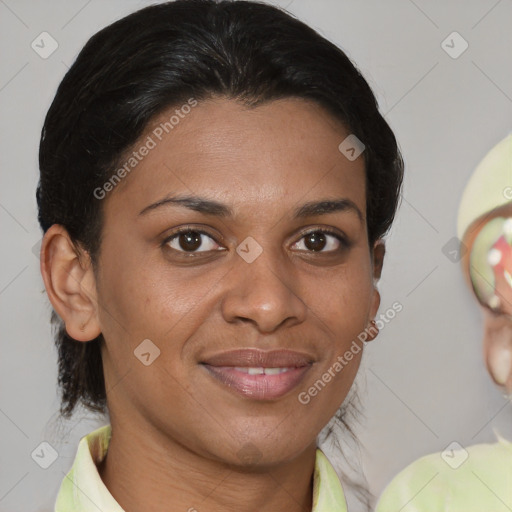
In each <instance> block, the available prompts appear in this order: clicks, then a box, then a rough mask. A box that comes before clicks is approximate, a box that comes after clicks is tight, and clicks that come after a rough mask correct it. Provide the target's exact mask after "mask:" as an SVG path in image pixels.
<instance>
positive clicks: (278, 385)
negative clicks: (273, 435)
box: [201, 349, 314, 400]
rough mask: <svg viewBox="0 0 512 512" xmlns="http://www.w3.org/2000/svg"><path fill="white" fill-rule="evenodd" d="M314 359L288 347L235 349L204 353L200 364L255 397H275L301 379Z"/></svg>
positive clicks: (231, 388) (226, 382)
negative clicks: (268, 350)
mask: <svg viewBox="0 0 512 512" xmlns="http://www.w3.org/2000/svg"><path fill="white" fill-rule="evenodd" d="M313 362H314V360H313V358H312V357H311V356H308V355H305V354H302V353H300V352H295V351H290V350H274V351H270V352H264V351H262V350H256V349H239V350H234V351H230V352H223V353H220V354H216V355H214V356H211V357H208V358H207V359H205V360H204V361H202V362H201V364H202V365H203V366H204V368H205V369H206V370H207V371H208V374H209V375H210V376H212V377H213V378H214V379H215V380H216V381H218V382H220V383H222V384H224V385H225V386H226V387H227V388H228V389H230V390H231V391H234V392H235V393H237V394H240V395H243V396H245V397H248V398H252V399H255V400H276V399H278V398H280V397H282V396H284V395H286V394H287V393H289V392H290V391H291V390H292V389H294V388H295V387H296V386H298V384H299V383H300V382H301V381H302V380H303V378H304V376H305V375H306V373H307V372H308V371H309V369H310V368H311V366H312V364H313Z"/></svg>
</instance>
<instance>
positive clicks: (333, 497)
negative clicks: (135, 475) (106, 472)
mask: <svg viewBox="0 0 512 512" xmlns="http://www.w3.org/2000/svg"><path fill="white" fill-rule="evenodd" d="M111 435H112V430H111V426H110V425H105V426H103V427H100V428H98V429H96V430H94V431H93V432H91V433H90V434H88V435H86V436H84V437H82V439H81V440H80V443H79V445H78V450H77V453H76V457H75V461H74V462H73V466H72V467H71V470H70V471H69V473H68V474H67V475H66V476H65V478H64V479H63V480H62V483H61V486H60V490H59V493H58V495H57V501H56V504H55V512H70V511H71V510H72V511H73V512H98V510H101V511H102V512H124V510H123V509H122V508H121V507H120V505H119V504H118V503H117V501H116V500H115V499H114V498H113V496H112V495H111V494H110V492H109V490H108V489H107V487H106V486H105V484H104V483H103V481H102V480H101V477H100V475H99V473H98V470H97V467H96V466H97V465H98V464H99V463H100V462H101V461H102V460H103V458H104V457H105V454H106V453H107V449H108V445H109V443H110V438H111ZM346 511H347V505H346V501H345V496H344V494H343V488H342V486H341V483H340V481H339V478H338V475H337V474H336V471H335V470H334V468H333V467H332V465H331V463H330V462H329V460H328V459H327V457H326V456H325V454H324V453H323V452H322V450H320V448H317V450H316V460H315V473H314V478H313V508H312V512H346Z"/></svg>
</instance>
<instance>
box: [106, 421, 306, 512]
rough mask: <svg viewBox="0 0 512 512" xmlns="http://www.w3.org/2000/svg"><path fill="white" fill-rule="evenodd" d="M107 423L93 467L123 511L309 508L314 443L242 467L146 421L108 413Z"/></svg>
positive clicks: (291, 510) (294, 511)
mask: <svg viewBox="0 0 512 512" xmlns="http://www.w3.org/2000/svg"><path fill="white" fill-rule="evenodd" d="M111 426H112V439H111V441H110V445H109V449H108V453H107V455H106V456H105V458H104V460H103V461H102V463H101V464H100V465H99V466H98V472H99V474H100V476H101V479H102V480H103V482H104V484H105V485H106V487H107V488H108V490H109V491H110V493H111V494H112V496H113V497H114V499H115V500H116V501H117V502H118V503H119V505H120V506H121V507H122V508H123V509H124V510H125V511H126V512H145V511H147V510H151V511H153V512H174V511H182V512H185V511H187V512H202V511H206V510H207V511H208V512H221V511H222V512H230V511H233V512H252V511H265V512H282V511H283V510H286V511H287V512H306V511H308V512H309V511H311V508H312V488H313V472H314V466H315V457H316V444H312V445H310V446H309V447H308V448H307V449H306V450H304V451H303V452H302V453H301V454H299V455H298V456H297V457H296V458H294V459H293V460H292V461H285V462H283V463H281V464H277V465H276V464H274V465H272V466H271V467H254V466H253V467H251V468H250V469H248V468H247V467H243V466H233V465H229V464H226V463H223V462H222V461H219V460H217V459H213V458H206V457H204V456H201V455H200V454H197V453H195V452H194V451H192V450H190V449H189V448H187V447H186V446H183V445H182V444H180V443H178V442H176V441H175V440H173V439H170V438H169V437H168V436H165V435H163V434H162V433H161V432H159V431H157V430H156V429H154V428H153V429H151V427H149V428H147V427H148V425H147V424H146V425H144V427H145V428H144V429H141V428H140V427H137V426H133V424H128V423H127V422H124V423H123V422H120V423H119V424H118V423H117V422H115V420H114V418H113V417H111ZM170 504H172V506H170Z"/></svg>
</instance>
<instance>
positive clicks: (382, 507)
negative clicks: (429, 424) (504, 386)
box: [376, 439, 512, 512]
mask: <svg viewBox="0 0 512 512" xmlns="http://www.w3.org/2000/svg"><path fill="white" fill-rule="evenodd" d="M511 482H512V443H509V442H508V441H505V440H503V439H500V440H499V442H497V443H493V444H478V445H473V446H469V447H466V448H463V447H462V446H460V445H459V444H458V443H452V444H450V445H449V446H448V447H447V448H446V449H445V450H444V451H443V452H439V453H433V454H430V455H426V456H424V457H421V458H420V459H418V460H416V461H415V462H413V463H412V464H410V465H409V466H407V467H406V468H405V469H404V470H403V471H401V472H400V473H399V474H398V475H397V476H396V477H395V478H394V479H393V480H392V482H391V483H390V484H389V485H388V487H387V488H386V489H385V490H384V492H383V494H382V496H381V498H380V500H379V502H378V504H377V508H376V512H398V511H399V510H400V511H401V512H427V511H428V512H433V511H435V512H441V511H450V512H457V511H460V512H462V511H464V512H471V511H479V512H481V511H482V510H491V508H489V507H490V506H491V505H492V510H493V511H494V510H495V511H496V512H498V511H502V510H503V511H510V510H511V508H512V485H511Z"/></svg>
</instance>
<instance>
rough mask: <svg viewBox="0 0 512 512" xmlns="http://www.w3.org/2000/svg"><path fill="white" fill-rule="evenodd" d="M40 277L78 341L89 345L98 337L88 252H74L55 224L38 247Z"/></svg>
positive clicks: (52, 301) (53, 303)
mask: <svg viewBox="0 0 512 512" xmlns="http://www.w3.org/2000/svg"><path fill="white" fill-rule="evenodd" d="M41 275H42V277H43V281H44V285H45V288H46V293H47V294H48V298H49V299H50V302H51V304H52V306H53V308H54V309H55V311H56V312H57V314H58V315H59V316H60V318H62V320H63V321H64V323H65V325H66V331H67V333H68V334H69V336H71V337H72V338H74V339H75V340H77V341H90V340H93V339H94V338H96V337H98V336H99V334H100V333H101V329H100V325H99V321H98V308H97V304H98V302H97V293H96V280H95V276H94V272H93V268H92V264H91V260H90V257H89V255H88V254H87V252H85V251H83V250H82V251H80V249H77V248H76V247H75V245H74V244H73V242H72V241H71V238H70V236H69V234H68V232H67V231H66V229H65V228H64V227H62V226H60V225H57V224H54V225H53V226H51V227H50V228H49V229H48V231H47V232H46V233H45V236H44V238H43V242H42V246H41Z"/></svg>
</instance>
